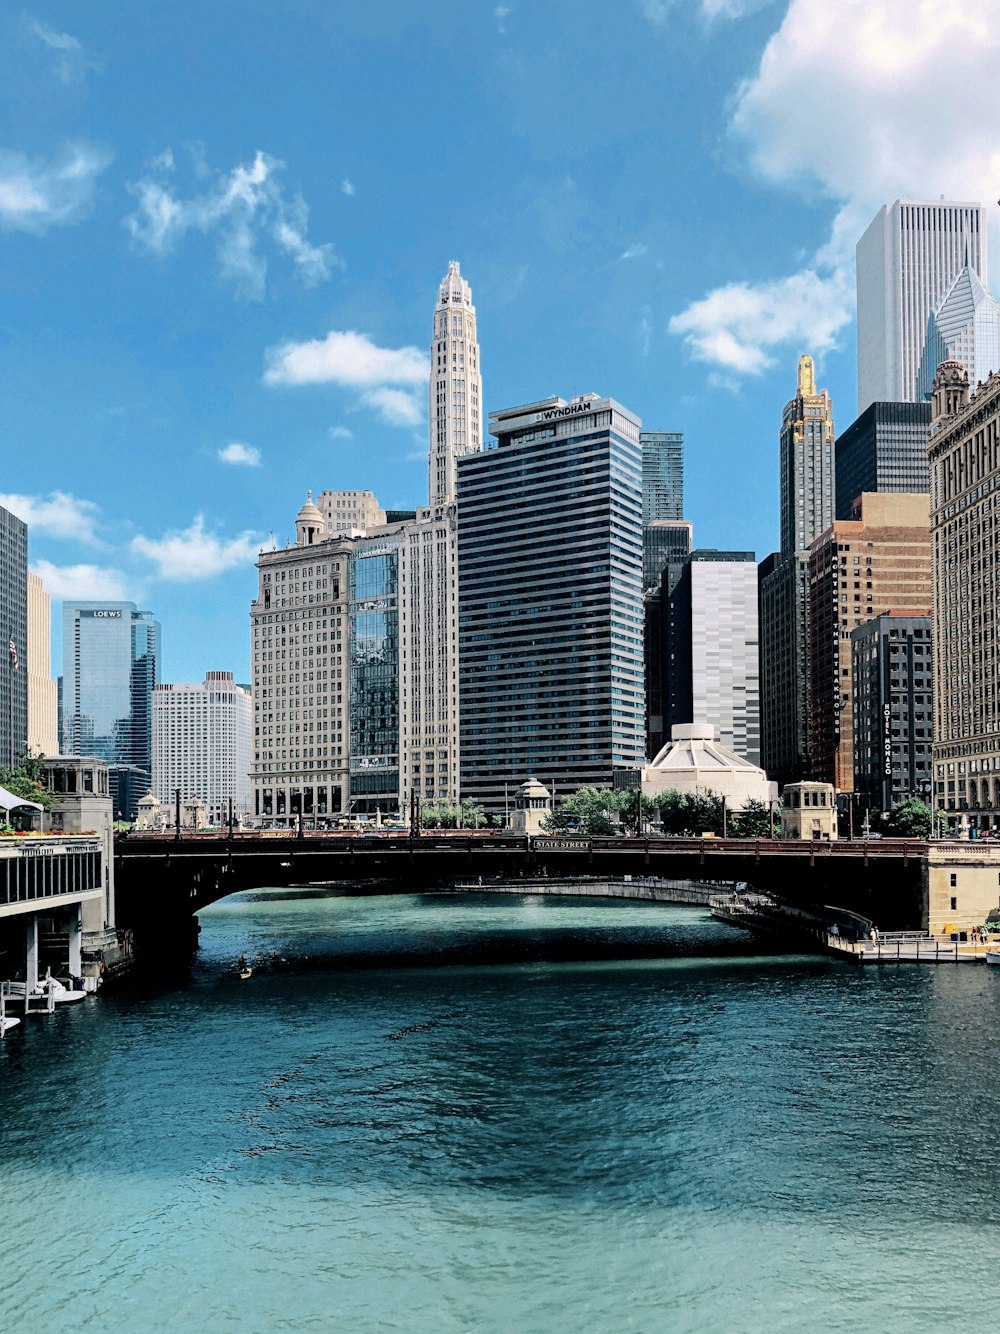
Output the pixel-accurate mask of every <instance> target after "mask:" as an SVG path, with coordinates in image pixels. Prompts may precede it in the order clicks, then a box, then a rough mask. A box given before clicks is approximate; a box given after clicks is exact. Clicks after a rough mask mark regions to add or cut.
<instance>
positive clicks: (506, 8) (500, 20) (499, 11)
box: [493, 5, 514, 33]
mask: <svg viewBox="0 0 1000 1334" xmlns="http://www.w3.org/2000/svg"><path fill="white" fill-rule="evenodd" d="M513 12H514V6H513V5H494V6H493V17H494V19H496V25H497V32H499V33H505V32H506V31H507V20H508V19H509V18H510V16H511V14H513Z"/></svg>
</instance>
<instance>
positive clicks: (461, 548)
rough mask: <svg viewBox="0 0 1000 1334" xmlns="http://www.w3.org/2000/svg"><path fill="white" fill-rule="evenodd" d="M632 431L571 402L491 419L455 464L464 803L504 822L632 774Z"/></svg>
mask: <svg viewBox="0 0 1000 1334" xmlns="http://www.w3.org/2000/svg"><path fill="white" fill-rule="evenodd" d="M639 427H640V423H639V421H638V419H637V418H636V417H634V416H633V415H632V414H631V413H630V412H628V411H626V409H624V408H622V407H621V406H620V405H619V404H618V403H616V402H615V401H614V400H613V399H609V398H596V397H593V396H584V397H582V398H577V399H573V400H572V401H571V402H569V403H567V402H566V401H565V400H563V399H560V398H551V399H546V400H545V401H543V402H540V403H528V404H525V405H524V406H523V407H517V408H511V409H508V410H507V411H504V412H498V413H493V414H492V415H491V418H490V431H491V433H492V434H493V435H494V436H496V437H497V441H498V443H497V445H496V446H495V447H494V448H492V449H487V450H484V451H483V452H482V453H480V454H471V455H468V456H467V457H465V458H462V459H459V462H458V558H459V559H458V565H459V661H460V669H459V688H460V693H461V700H462V709H461V734H460V748H461V788H462V796H463V797H472V798H476V799H478V800H479V801H482V802H483V804H484V805H485V806H486V807H487V809H488V810H490V811H493V812H502V811H503V809H504V791H505V787H507V788H509V790H510V792H513V791H514V789H515V788H516V787H518V786H519V785H520V784H521V783H522V782H524V781H525V779H527V778H530V777H532V776H536V777H538V778H539V779H540V780H541V781H542V782H544V783H545V784H546V785H548V784H549V783H552V782H554V783H555V784H556V786H557V789H558V790H562V791H566V790H572V789H575V788H577V787H580V786H582V785H584V784H588V783H594V784H605V785H610V784H611V783H612V782H613V780H614V775H615V772H616V770H619V769H634V768H636V767H637V766H638V765H640V764H641V763H642V758H643V743H644V692H643V668H642V626H643V618H642V583H641V581H642V456H641V450H640V445H639Z"/></svg>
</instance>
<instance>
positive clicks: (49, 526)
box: [0, 491, 99, 545]
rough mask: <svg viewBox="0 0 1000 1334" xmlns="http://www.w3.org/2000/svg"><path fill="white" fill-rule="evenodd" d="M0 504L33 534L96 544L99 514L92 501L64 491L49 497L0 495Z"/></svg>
mask: <svg viewBox="0 0 1000 1334" xmlns="http://www.w3.org/2000/svg"><path fill="white" fill-rule="evenodd" d="M0 505H2V506H3V508H4V509H5V510H9V511H10V513H11V514H16V515H17V517H18V518H19V519H23V520H24V522H25V523H26V524H27V525H28V528H29V529H30V530H31V532H33V533H47V534H48V535H49V536H50V537H66V538H71V539H73V541H76V542H85V543H87V544H88V545H92V544H94V543H96V542H97V533H96V531H95V524H96V522H97V516H98V513H99V510H98V507H97V506H96V505H95V504H94V502H93V501H92V500H81V499H80V498H79V497H78V496H71V495H69V494H68V493H67V492H65V491H53V492H51V494H49V495H47V496H24V495H17V494H15V493H13V492H8V493H7V494H6V495H3V494H0Z"/></svg>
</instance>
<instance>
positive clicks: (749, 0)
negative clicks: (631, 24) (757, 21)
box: [639, 0, 773, 24]
mask: <svg viewBox="0 0 1000 1334" xmlns="http://www.w3.org/2000/svg"><path fill="white" fill-rule="evenodd" d="M772 3H773V0H701V4H700V6H699V8H700V11H701V16H702V18H704V19H708V20H712V19H742V18H746V17H747V15H748V14H756V13H757V11H758V10H759V9H765V8H766V7H767V6H768V5H769V4H772ZM674 5H675V0H639V6H640V8H641V9H642V12H643V13H644V14H645V16H646V18H648V19H649V21H650V23H657V24H660V23H666V21H667V18H668V16H669V14H670V11H671V10H672V9H673V8H674Z"/></svg>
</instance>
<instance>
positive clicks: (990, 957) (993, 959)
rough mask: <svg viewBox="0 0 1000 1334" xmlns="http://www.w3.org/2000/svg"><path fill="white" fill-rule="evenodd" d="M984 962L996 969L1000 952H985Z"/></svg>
mask: <svg viewBox="0 0 1000 1334" xmlns="http://www.w3.org/2000/svg"><path fill="white" fill-rule="evenodd" d="M986 962H987V963H991V964H993V965H994V966H996V967H1000V950H987V951H986Z"/></svg>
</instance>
